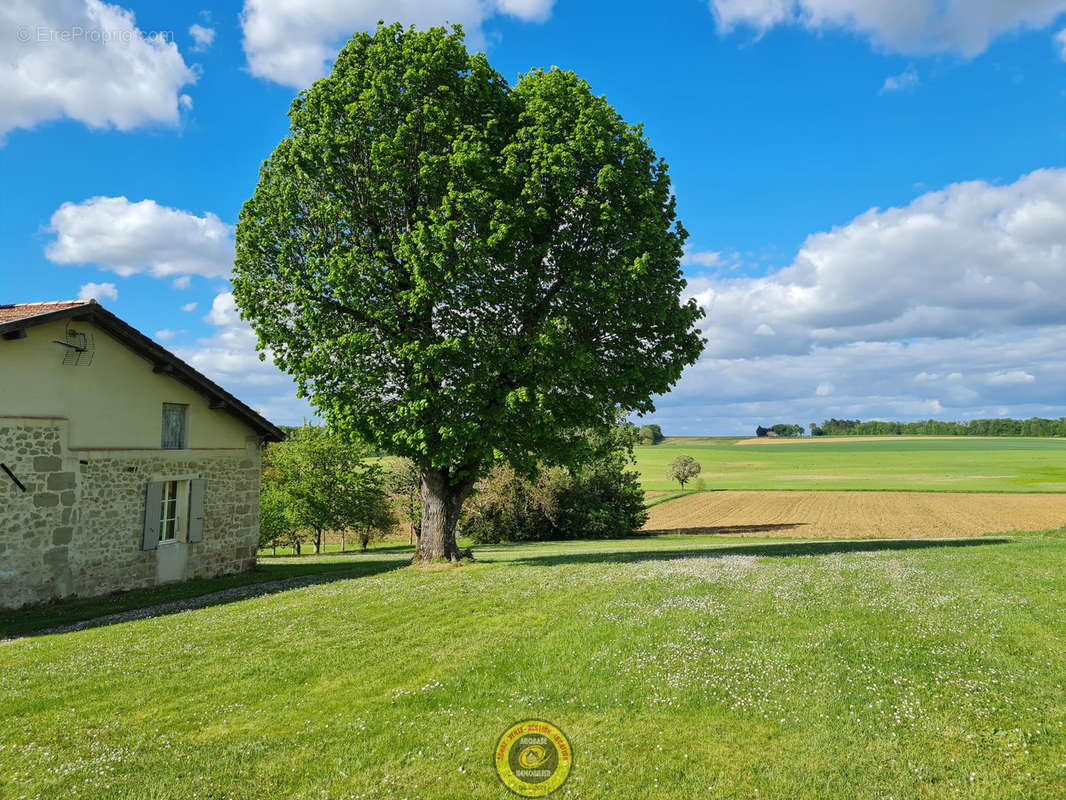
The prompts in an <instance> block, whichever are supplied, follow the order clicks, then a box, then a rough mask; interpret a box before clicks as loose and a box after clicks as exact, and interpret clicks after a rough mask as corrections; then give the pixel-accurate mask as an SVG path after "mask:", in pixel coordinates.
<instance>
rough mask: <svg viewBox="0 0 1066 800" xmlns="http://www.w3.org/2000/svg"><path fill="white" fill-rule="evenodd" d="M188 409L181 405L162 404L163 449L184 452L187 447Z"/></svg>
mask: <svg viewBox="0 0 1066 800" xmlns="http://www.w3.org/2000/svg"><path fill="white" fill-rule="evenodd" d="M188 427H189V407H188V406H187V405H184V404H182V403H163V449H164V450H184V449H185V448H186V447H188V446H189V444H188V442H189V436H188Z"/></svg>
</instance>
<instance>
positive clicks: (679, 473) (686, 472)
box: [667, 456, 703, 490]
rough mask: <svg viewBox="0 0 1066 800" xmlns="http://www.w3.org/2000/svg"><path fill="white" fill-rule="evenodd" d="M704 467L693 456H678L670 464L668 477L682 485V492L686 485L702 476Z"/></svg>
mask: <svg viewBox="0 0 1066 800" xmlns="http://www.w3.org/2000/svg"><path fill="white" fill-rule="evenodd" d="M702 469H703V467H702V466H701V465H700V463H699V462H698V461H697V460H696V459H694V458H693V457H692V456H678V457H677V458H675V459H674V460H673V461H671V462H670V467H669V469H668V470H667V475H668V476H669V477H670V478H672V479H673V480H675V481H677V482H678V483H679V484H681V488H682V490H683V489H684V488H685V484H686V483H688V482H689V481H690V480H692V479H693V478H695V477H696V476H697V475H699V474H700V471H701V470H702Z"/></svg>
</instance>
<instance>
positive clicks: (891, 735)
mask: <svg viewBox="0 0 1066 800" xmlns="http://www.w3.org/2000/svg"><path fill="white" fill-rule="evenodd" d="M478 554H479V556H480V557H481V558H482V559H484V560H483V561H481V562H480V563H478V564H475V565H473V566H471V567H464V568H463V569H460V570H441V571H429V570H417V569H413V568H402V567H400V566H399V564H401V563H403V562H402V560H397V558H396V556H397V554H396V553H395V552H387V553H382V554H372V555H369V556H345V557H342V558H345V559H347V560H349V561H351V562H352V563H353V564H362V565H364V566H363V567H362V569H363V570H364V571H365V573H364V574H363V575H362V576H361V577H350V578H347V579H340V580H334V581H332V582H329V583H323V584H320V585H315V586H310V587H307V588H301V589H295V590H289V591H282V592H278V593H275V594H271V595H268V596H263V597H257V598H254V599H248V600H242V601H240V602H232V603H228V604H224V605H218V606H215V607H211V608H205V609H200V610H195V611H189V612H186V613H180V614H174V615H171V616H164V617H159V618H154V619H145V620H138V621H135V622H128V623H124V624H117V625H112V626H109V627H101V628H95V629H92V630H85V631H80V632H76V633H67V634H61V635H52V636H43V637H36V638H26V639H19V640H14V641H8V642H4V643H0V696H2V697H3V700H4V702H3V705H2V707H0V797H4V798H9V799H10V798H30V797H43V798H100V797H107V798H154V799H155V800H162V798H263V797H286V798H410V799H411V800H414V798H426V799H427V800H439V799H442V798H463V800H466V799H467V798H494V799H498V798H503V797H505V796H507V794H506V793H505V791H504V789H503V788H502V787H501V786H500V784H499V783H498V781H497V779H496V777H495V775H494V773H493V771H492V767H491V752H492V748H493V745H494V742H495V739H496V737H497V736H498V735H499V733H500V732H501V731H502V730H503V729H504V728H506V727H507V726H508V725H509V724H511V723H512V722H514V721H515V720H516V719H520V718H523V717H527V716H532V717H542V718H545V719H548V720H551V721H552V722H554V723H556V724H557V725H559V726H560V727H562V728H563V730H564V731H566V733H567V734H568V735H569V736H570V738H571V740H572V743H573V746H574V751H575V764H576V766H575V769H574V773H573V775H572V777H571V779H570V781H569V783H568V784H567V785H566V786H565V787H564V788H563V790H561V791H560V792H559V794H558V795H557V796H560V797H567V798H585V800H593V799H594V798H605V799H606V798H610V799H611V800H615V799H616V798H627V799H628V798H634V799H639V798H648V800H652V799H653V798H655V799H658V798H678V799H679V800H681V799H683V800H689V799H690V798H694V797H710V798H718V797H722V798H725V797H730V798H731V797H746V798H752V797H762V798H819V800H821V798H826V797H848V798H875V797H876V798H887V797H896V798H1019V800H1020V799H1021V798H1037V799H1039V798H1061V797H1063V796H1066V730H1064V728H1063V725H1064V720H1066V686H1064V684H1066V678H1064V673H1063V669H1062V665H1063V663H1064V662H1066V627H1064V626H1063V612H1064V608H1063V600H1062V598H1063V597H1064V596H1066V567H1064V564H1066V534H1064V533H1063V532H1059V533H1054V534H1045V535H1018V536H1016V537H1012V538H1011V539H1009V540H1008V539H1005V538H983V539H973V540H968V541H966V542H961V543H957V542H936V541H918V542H892V541H878V542H862V543H848V542H819V543H813V544H812V543H797V542H790V543H773V542H771V541H767V540H751V539H746V540H741V539H736V538H729V537H725V538H723V537H713V538H712V537H698V536H697V537H691V536H690V537H672V536H663V537H656V538H653V539H628V540H622V541H613V542H568V543H556V544H534V545H513V546H498V547H492V548H487V547H486V548H479V549H478ZM326 558H328V559H330V563H337V561H336V559H337V558H338V557H336V556H334V557H326ZM279 563H285V562H279ZM303 563H304V564H307V563H310V560H307V559H305V560H304V562H303ZM374 564H376V566H367V565H374ZM380 570H384V571H380Z"/></svg>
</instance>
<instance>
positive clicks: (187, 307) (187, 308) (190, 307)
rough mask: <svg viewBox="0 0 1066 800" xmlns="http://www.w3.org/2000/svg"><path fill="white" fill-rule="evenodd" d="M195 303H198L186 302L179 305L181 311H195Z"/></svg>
mask: <svg viewBox="0 0 1066 800" xmlns="http://www.w3.org/2000/svg"><path fill="white" fill-rule="evenodd" d="M197 305H199V304H198V303H186V304H185V305H183V306H182V307H181V310H182V311H187V312H188V311H195V310H196V306H197Z"/></svg>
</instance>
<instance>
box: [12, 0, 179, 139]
mask: <svg viewBox="0 0 1066 800" xmlns="http://www.w3.org/2000/svg"><path fill="white" fill-rule="evenodd" d="M0 31H4V34H3V36H0V138H2V137H3V135H4V134H5V133H7V132H8V131H11V130H13V129H15V128H32V127H34V126H35V125H37V124H39V123H41V122H46V121H48V120H55V119H61V118H64V117H65V118H69V119H73V120H77V121H78V122H82V123H84V124H86V125H88V126H89V127H91V128H109V127H114V128H117V129H119V130H122V131H128V130H131V129H133V128H138V127H142V126H145V125H155V124H162V125H175V124H177V122H178V120H179V104H180V103H181V101H180V100H179V96H180V95H181V91H180V90H181V88H182V87H183V86H186V85H188V84H192V83H195V82H196V77H197V76H196V73H195V72H194V71H193V70H192V69H190V68H189V67H188V66H187V65H186V64H185V61H184V59H183V58H182V56H181V53H180V52H179V51H178V47H177V45H176V44H174V42H173V41H169V40H168V36H167V35H166V34H165V33H160V34H158V35H156V34H153V33H152V32H150V31H142V30H140V29H139V28H138V27H137V26H136V22H135V19H134V16H133V13H132V12H130V11H128V10H126V9H125V8H122V7H121V6H118V5H109V4H105V3H102V2H100V1H99V0H6V2H4V3H0Z"/></svg>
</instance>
